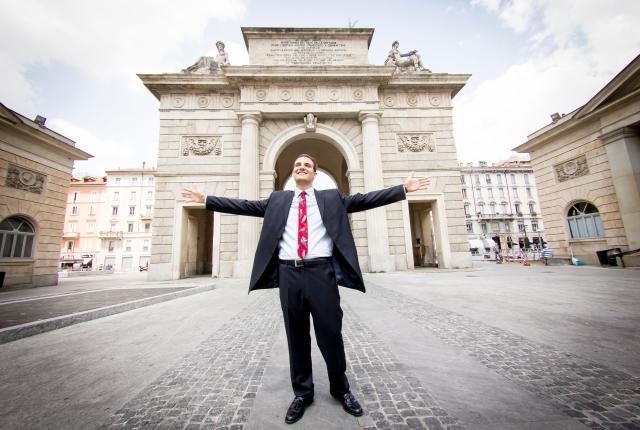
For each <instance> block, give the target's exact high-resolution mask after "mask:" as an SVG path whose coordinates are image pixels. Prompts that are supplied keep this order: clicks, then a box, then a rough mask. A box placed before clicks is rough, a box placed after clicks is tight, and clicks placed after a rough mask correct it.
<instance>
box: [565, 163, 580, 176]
mask: <svg viewBox="0 0 640 430" xmlns="http://www.w3.org/2000/svg"><path fill="white" fill-rule="evenodd" d="M562 171H563V172H564V173H565V174H566V175H573V174H575V173H576V172H577V171H578V163H576V162H575V161H573V160H572V161H567V162H566V163H564V164H563V165H562Z"/></svg>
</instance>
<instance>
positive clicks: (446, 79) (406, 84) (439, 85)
mask: <svg viewBox="0 0 640 430" xmlns="http://www.w3.org/2000/svg"><path fill="white" fill-rule="evenodd" d="M470 77H471V75H470V74H449V73H424V72H422V73H421V72H418V73H411V72H408V73H402V72H400V73H395V74H394V75H393V76H392V78H391V79H390V80H389V81H388V82H387V83H386V85H384V87H385V88H389V89H407V88H425V87H426V88H429V89H445V90H448V91H451V97H452V98H453V97H455V95H456V94H458V92H459V91H460V90H461V89H462V88H463V87H464V86H465V85H466V83H467V81H468V80H469V78H470Z"/></svg>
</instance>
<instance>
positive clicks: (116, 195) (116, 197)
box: [113, 191, 120, 202]
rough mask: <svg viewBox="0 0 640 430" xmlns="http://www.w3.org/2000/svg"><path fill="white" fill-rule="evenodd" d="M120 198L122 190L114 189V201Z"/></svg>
mask: <svg viewBox="0 0 640 430" xmlns="http://www.w3.org/2000/svg"><path fill="white" fill-rule="evenodd" d="M118 200H120V192H119V191H114V192H113V201H114V202H117V201H118Z"/></svg>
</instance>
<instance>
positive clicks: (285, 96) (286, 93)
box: [280, 90, 291, 102]
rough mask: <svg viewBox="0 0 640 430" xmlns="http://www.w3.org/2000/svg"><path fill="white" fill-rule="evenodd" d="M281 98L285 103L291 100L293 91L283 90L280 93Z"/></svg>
mask: <svg viewBox="0 0 640 430" xmlns="http://www.w3.org/2000/svg"><path fill="white" fill-rule="evenodd" d="M280 98H281V99H282V100H284V101H285V102H286V101H288V100H291V90H282V91H280Z"/></svg>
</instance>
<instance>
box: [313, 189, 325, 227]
mask: <svg viewBox="0 0 640 430" xmlns="http://www.w3.org/2000/svg"><path fill="white" fill-rule="evenodd" d="M314 194H315V195H316V202H318V211H319V212H320V218H321V219H322V222H323V223H324V193H322V192H319V191H318V190H315V191H314Z"/></svg>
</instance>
